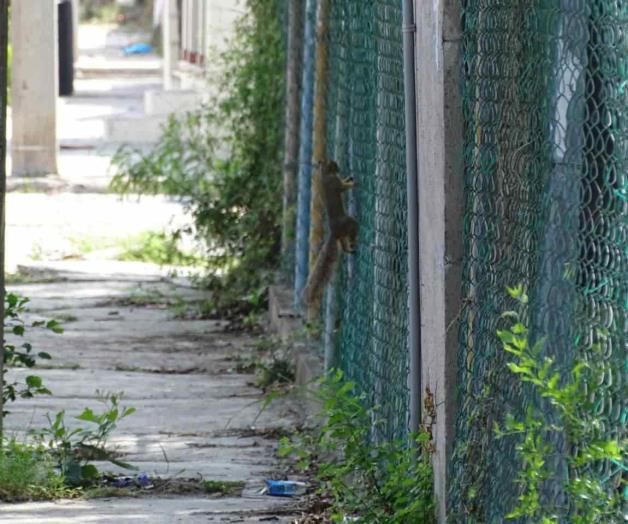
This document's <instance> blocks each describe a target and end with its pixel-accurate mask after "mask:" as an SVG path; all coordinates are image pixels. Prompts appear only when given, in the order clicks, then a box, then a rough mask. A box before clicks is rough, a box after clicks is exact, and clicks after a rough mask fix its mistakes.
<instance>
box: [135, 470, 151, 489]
mask: <svg viewBox="0 0 628 524" xmlns="http://www.w3.org/2000/svg"><path fill="white" fill-rule="evenodd" d="M137 483H138V484H139V485H140V486H142V487H145V486H148V485H149V484H150V479H149V478H148V475H147V474H146V473H140V474H139V475H138V476H137Z"/></svg>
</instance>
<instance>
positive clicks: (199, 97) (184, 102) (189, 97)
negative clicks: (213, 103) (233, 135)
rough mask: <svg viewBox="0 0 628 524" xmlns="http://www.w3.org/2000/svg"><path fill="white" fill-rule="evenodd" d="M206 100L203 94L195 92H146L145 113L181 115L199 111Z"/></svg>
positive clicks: (160, 90) (158, 90)
mask: <svg viewBox="0 0 628 524" xmlns="http://www.w3.org/2000/svg"><path fill="white" fill-rule="evenodd" d="M204 99H206V96H205V95H204V94H203V93H199V92H198V91H193V90H182V89H181V90H173V91H164V90H163V89H150V90H148V91H145V92H144V111H145V112H146V114H147V115H169V114H171V113H176V114H181V113H185V112H187V111H193V110H194V109H197V108H198V107H199V106H200V105H201V104H202V103H203V101H204Z"/></svg>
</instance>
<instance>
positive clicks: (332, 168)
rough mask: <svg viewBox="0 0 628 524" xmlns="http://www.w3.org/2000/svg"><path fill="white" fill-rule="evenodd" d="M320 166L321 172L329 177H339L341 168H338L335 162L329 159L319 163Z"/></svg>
mask: <svg viewBox="0 0 628 524" xmlns="http://www.w3.org/2000/svg"><path fill="white" fill-rule="evenodd" d="M318 166H319V168H320V169H321V171H323V172H324V173H327V174H329V175H337V174H338V173H339V172H340V168H339V167H338V164H336V162H335V161H333V160H331V159H329V158H324V159H323V160H321V161H319V162H318Z"/></svg>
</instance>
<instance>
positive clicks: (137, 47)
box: [122, 42, 153, 55]
mask: <svg viewBox="0 0 628 524" xmlns="http://www.w3.org/2000/svg"><path fill="white" fill-rule="evenodd" d="M152 51H153V46H152V45H150V44H145V43H143V42H139V43H137V44H131V45H129V46H127V47H125V48H124V49H122V52H123V53H124V54H125V55H146V54H148V53H152Z"/></svg>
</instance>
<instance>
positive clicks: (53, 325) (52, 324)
mask: <svg viewBox="0 0 628 524" xmlns="http://www.w3.org/2000/svg"><path fill="white" fill-rule="evenodd" d="M46 329H49V330H50V331H52V332H53V333H63V326H61V324H59V322H58V321H56V320H49V321H48V322H47V323H46Z"/></svg>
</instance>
